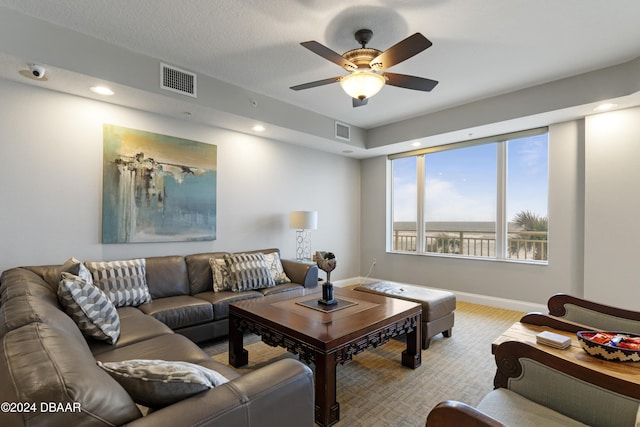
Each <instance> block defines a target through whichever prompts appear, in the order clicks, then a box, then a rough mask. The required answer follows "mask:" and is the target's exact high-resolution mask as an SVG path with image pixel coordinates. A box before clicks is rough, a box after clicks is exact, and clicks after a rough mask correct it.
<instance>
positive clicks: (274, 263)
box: [264, 252, 291, 285]
mask: <svg viewBox="0 0 640 427" xmlns="http://www.w3.org/2000/svg"><path fill="white" fill-rule="evenodd" d="M264 259H265V260H266V261H267V265H268V266H269V272H270V273H271V277H272V278H273V281H274V282H275V283H276V285H280V284H282V283H290V282H291V279H289V278H288V277H287V275H286V274H285V272H284V268H283V267H282V262H281V261H280V255H279V254H278V252H270V253H266V254H264Z"/></svg>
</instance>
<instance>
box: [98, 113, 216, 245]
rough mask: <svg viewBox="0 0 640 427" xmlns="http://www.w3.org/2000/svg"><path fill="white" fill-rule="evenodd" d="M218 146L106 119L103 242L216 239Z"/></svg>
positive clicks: (104, 136) (104, 128) (104, 137)
mask: <svg viewBox="0 0 640 427" xmlns="http://www.w3.org/2000/svg"><path fill="white" fill-rule="evenodd" d="M216 174H217V147H216V146H215V145H212V144H206V143H203V142H197V141H191V140H187V139H182V138H176V137H173V136H167V135H160V134H156V133H151V132H145V131H142V130H136V129H129V128H125V127H121V126H115V125H111V124H105V125H104V126H103V193H102V242H103V243H142V242H183V241H199V240H215V239H216V180H217V176H216Z"/></svg>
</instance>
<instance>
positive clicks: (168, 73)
mask: <svg viewBox="0 0 640 427" xmlns="http://www.w3.org/2000/svg"><path fill="white" fill-rule="evenodd" d="M196 83H197V76H196V75H195V74H194V73H191V72H189V71H185V70H181V69H180V68H176V67H172V66H170V65H167V64H160V87H161V88H162V89H166V90H170V91H171V92H176V93H181V94H182V95H187V96H192V97H194V98H197V97H198V95H197V93H196Z"/></svg>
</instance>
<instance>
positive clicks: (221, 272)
mask: <svg viewBox="0 0 640 427" xmlns="http://www.w3.org/2000/svg"><path fill="white" fill-rule="evenodd" d="M209 265H210V266H211V274H212V277H213V292H222V291H230V290H231V285H232V280H231V274H230V273H229V267H227V263H226V261H225V260H224V258H223V257H213V258H209Z"/></svg>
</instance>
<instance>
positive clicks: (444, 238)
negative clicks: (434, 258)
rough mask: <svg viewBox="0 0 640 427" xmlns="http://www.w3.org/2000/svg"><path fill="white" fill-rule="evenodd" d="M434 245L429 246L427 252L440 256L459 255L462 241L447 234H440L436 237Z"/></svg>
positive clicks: (433, 241)
mask: <svg viewBox="0 0 640 427" xmlns="http://www.w3.org/2000/svg"><path fill="white" fill-rule="evenodd" d="M431 242H432V243H430V244H427V252H436V253H440V254H459V253H460V239H457V238H455V237H451V236H449V235H448V234H447V233H440V234H438V235H437V236H435V237H434V238H433V239H432V240H431Z"/></svg>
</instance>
